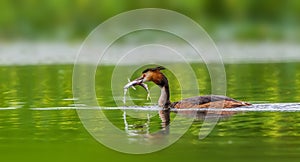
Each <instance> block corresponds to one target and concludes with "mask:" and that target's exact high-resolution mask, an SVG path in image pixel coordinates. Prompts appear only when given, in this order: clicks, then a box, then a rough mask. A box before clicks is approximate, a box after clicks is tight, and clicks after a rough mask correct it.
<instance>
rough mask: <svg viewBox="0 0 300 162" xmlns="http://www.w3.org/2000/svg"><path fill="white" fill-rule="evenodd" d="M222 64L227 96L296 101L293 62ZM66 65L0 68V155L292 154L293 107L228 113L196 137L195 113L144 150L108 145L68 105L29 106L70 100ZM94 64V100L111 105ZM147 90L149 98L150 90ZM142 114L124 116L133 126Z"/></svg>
mask: <svg viewBox="0 0 300 162" xmlns="http://www.w3.org/2000/svg"><path fill="white" fill-rule="evenodd" d="M193 67H194V70H195V72H196V74H197V76H198V79H199V80H198V81H199V87H200V89H199V91H200V93H201V94H209V93H210V79H209V75H208V73H207V71H206V69H205V66H204V65H193ZM225 68H226V75H227V95H228V96H230V97H233V98H236V99H240V100H246V101H250V102H253V103H289V102H299V100H300V71H299V69H300V63H274V64H229V65H225ZM72 70H73V66H72V65H37V66H2V67H0V158H1V161H31V162H33V161H108V160H109V161H117V160H118V161H174V162H176V161H205V162H207V161H231V162H232V161H251V162H252V161H264V162H265V161H272V162H275V161H289V162H290V161H299V158H300V129H299V128H300V112H285V111H282V112H268V111H264V112H261V111H257V112H256V111H252V112H243V113H237V114H234V115H232V116H229V117H227V118H224V119H221V120H220V121H219V122H218V124H217V125H216V126H215V128H214V129H213V131H212V132H211V133H210V134H209V136H208V137H207V138H205V139H203V140H199V139H198V133H199V129H200V127H201V125H202V122H203V121H202V120H197V121H195V122H194V123H193V125H192V126H191V127H190V129H189V130H188V132H186V133H185V134H184V135H183V137H181V138H180V140H178V141H177V142H176V143H175V144H173V145H171V146H170V147H167V148H165V149H163V150H161V151H158V152H154V153H150V154H145V155H131V154H125V153H120V152H117V151H114V150H111V149H109V148H107V147H105V146H103V145H102V144H100V143H99V142H97V141H96V140H95V139H94V138H93V137H92V136H91V135H90V134H89V133H88V132H87V131H86V130H85V128H84V127H83V125H82V123H81V122H80V120H79V117H78V116H77V112H76V110H72V109H68V110H59V109H57V110H55V109H53V110H48V111H46V110H40V109H36V108H59V107H73V100H72V98H73V96H72ZM101 70H102V72H99V73H97V74H96V77H95V79H96V83H100V82H101V84H96V92H97V99H98V101H99V103H101V104H102V105H105V106H110V107H111V106H115V102H114V100H113V98H112V92H111V90H110V88H109V87H110V85H109V84H110V75H111V72H112V70H113V67H109V66H108V67H101ZM166 75H167V76H168V77H169V80H170V84H171V87H170V88H171V94H172V96H171V99H172V100H173V101H175V100H177V99H178V98H179V97H180V96H179V95H177V92H178V84H177V83H176V80H175V79H174V78H173V76H172V75H171V74H170V72H168V71H166ZM172 80H174V82H173V83H172ZM124 84H125V83H124ZM149 86H150V87H152V86H154V85H153V84H149ZM120 91H122V90H120ZM132 95H133V96H134V97H136V98H138V99H140V100H136V101H135V102H136V104H138V105H144V104H147V102H148V101H146V99H145V92H144V91H143V90H142V89H138V90H137V91H136V92H134V93H132ZM152 95H153V100H155V95H156V94H155V93H154V94H152ZM119 97H122V96H119ZM282 109H284V107H283V108H282ZM106 115H107V116H108V117H109V119H110V120H111V121H112V122H113V123H114V124H115V125H116V126H118V127H119V128H121V129H124V121H123V119H122V113H121V112H120V111H118V110H109V111H107V113H106ZM172 116H174V114H172ZM143 121H145V119H135V118H130V117H129V118H128V122H130V123H134V124H136V125H139V123H143ZM160 124H161V121H160V119H159V118H158V117H157V116H155V117H153V118H151V122H150V130H152V131H155V130H159V129H160V127H161V125H160ZM111 136H112V139H113V138H115V137H114V135H113V134H112V135H111Z"/></svg>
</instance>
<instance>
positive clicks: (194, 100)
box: [134, 66, 251, 109]
mask: <svg viewBox="0 0 300 162" xmlns="http://www.w3.org/2000/svg"><path fill="white" fill-rule="evenodd" d="M163 69H165V68H164V67H162V66H159V67H155V68H148V69H146V70H144V71H143V72H142V73H143V74H142V76H141V77H139V78H137V79H135V80H134V85H141V84H143V83H144V82H148V81H152V82H154V83H155V84H156V85H158V86H159V87H160V89H161V94H160V97H159V100H158V104H159V106H160V107H163V108H164V109H169V108H209V107H214V108H234V107H240V106H248V105H251V104H250V103H246V102H242V101H237V100H234V99H232V98H229V97H226V96H221V95H206V96H197V97H191V98H186V99H183V100H181V101H178V102H173V103H172V102H171V101H170V91H169V82H168V79H167V77H166V76H165V75H164V74H163V73H162V72H161V70H163Z"/></svg>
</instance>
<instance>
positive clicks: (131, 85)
mask: <svg viewBox="0 0 300 162" xmlns="http://www.w3.org/2000/svg"><path fill="white" fill-rule="evenodd" d="M127 80H128V83H127V84H126V85H125V86H124V87H123V89H124V98H123V103H124V104H125V103H126V94H127V91H128V89H129V88H130V87H131V88H133V89H134V90H136V88H135V87H134V86H136V85H139V86H142V87H143V88H144V89H145V90H146V91H147V100H151V96H150V91H149V89H148V85H147V84H145V83H142V81H140V80H133V81H130V79H129V78H127Z"/></svg>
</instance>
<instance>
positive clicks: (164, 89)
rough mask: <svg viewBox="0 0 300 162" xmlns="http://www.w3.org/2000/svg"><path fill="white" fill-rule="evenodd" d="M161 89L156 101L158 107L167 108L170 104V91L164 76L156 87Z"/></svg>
mask: <svg viewBox="0 0 300 162" xmlns="http://www.w3.org/2000/svg"><path fill="white" fill-rule="evenodd" d="M158 86H159V87H160V89H161V93H160V97H159V100H158V105H159V106H161V107H163V108H168V106H169V105H170V104H171V102H170V90H169V83H168V80H167V78H166V77H165V76H164V77H163V80H162V81H161V83H160V84H159V85H158Z"/></svg>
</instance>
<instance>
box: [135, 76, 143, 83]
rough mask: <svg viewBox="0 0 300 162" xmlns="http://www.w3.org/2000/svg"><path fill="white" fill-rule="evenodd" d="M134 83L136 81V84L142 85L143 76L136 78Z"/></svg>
mask: <svg viewBox="0 0 300 162" xmlns="http://www.w3.org/2000/svg"><path fill="white" fill-rule="evenodd" d="M135 81H136V82H137V83H138V84H141V83H144V82H145V76H144V75H142V76H141V77H139V78H136V79H135Z"/></svg>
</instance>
